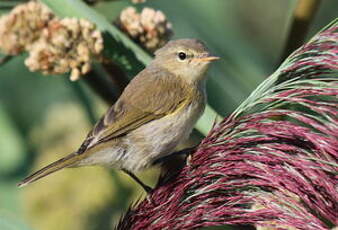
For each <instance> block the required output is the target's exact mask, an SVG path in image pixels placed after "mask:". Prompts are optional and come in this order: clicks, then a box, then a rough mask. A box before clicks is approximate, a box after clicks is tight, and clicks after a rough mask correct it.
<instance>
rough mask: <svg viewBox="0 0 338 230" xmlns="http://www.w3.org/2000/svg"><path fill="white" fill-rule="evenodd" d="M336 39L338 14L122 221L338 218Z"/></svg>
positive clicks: (327, 225) (320, 226)
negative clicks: (179, 168)
mask: <svg viewBox="0 0 338 230" xmlns="http://www.w3.org/2000/svg"><path fill="white" fill-rule="evenodd" d="M337 41H338V20H336V21H335V22H334V23H333V24H331V26H330V27H328V28H326V30H324V31H322V32H320V33H319V34H317V35H316V36H315V37H314V38H313V39H312V40H310V42H309V43H307V44H305V45H304V46H302V47H301V48H300V49H298V50H297V51H295V52H294V53H293V54H292V55H291V56H290V57H289V58H288V59H287V60H286V61H285V62H284V63H283V64H282V66H281V67H280V68H279V69H278V70H277V71H276V72H275V73H274V74H272V75H271V76H270V77H269V78H268V79H266V81H264V82H263V83H262V84H261V85H260V86H259V87H258V88H257V89H256V90H255V91H254V92H253V93H252V94H251V95H250V97H249V98H248V99H247V100H246V101H244V102H243V103H242V104H241V105H240V106H239V107H238V108H237V109H236V111H235V112H234V113H233V114H231V115H230V116H229V117H227V118H226V119H224V121H222V122H221V123H220V124H217V125H216V126H215V127H214V128H213V130H212V131H211V132H210V133H209V135H208V136H207V137H206V138H205V139H204V140H203V141H202V143H201V144H200V146H199V148H198V149H197V151H196V152H195V153H194V154H193V155H192V156H191V159H190V161H189V164H187V165H186V166H184V167H183V168H182V169H181V171H179V172H178V173H176V174H175V175H170V174H167V175H165V176H164V178H162V179H160V181H159V184H158V186H157V187H156V188H155V189H154V191H153V192H152V193H151V194H150V195H149V197H148V199H146V200H144V201H142V202H141V203H139V204H138V205H137V207H134V208H133V209H130V210H129V211H128V213H127V214H126V215H125V216H124V218H123V219H122V220H121V222H120V224H119V225H118V227H117V229H135V230H136V229H199V228H202V227H209V226H221V225H225V224H233V225H236V224H245V225H247V224H250V225H255V226H257V227H260V229H281V230H282V229H283V230H287V229H288V230H290V229H301V230H330V229H333V228H334V227H335V226H338V203H337V200H338V191H337V171H338V167H337V166H338V141H337V140H338V111H337V103H338V100H337V98H338V78H337V76H338V42H337ZM262 227H263V228H262Z"/></svg>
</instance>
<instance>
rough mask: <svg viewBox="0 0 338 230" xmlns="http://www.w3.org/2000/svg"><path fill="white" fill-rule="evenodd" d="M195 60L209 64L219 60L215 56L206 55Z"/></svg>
mask: <svg viewBox="0 0 338 230" xmlns="http://www.w3.org/2000/svg"><path fill="white" fill-rule="evenodd" d="M196 59H197V61H202V62H210V61H215V60H218V59H220V58H219V57H216V56H212V55H210V54H206V55H202V56H200V57H197V58H196Z"/></svg>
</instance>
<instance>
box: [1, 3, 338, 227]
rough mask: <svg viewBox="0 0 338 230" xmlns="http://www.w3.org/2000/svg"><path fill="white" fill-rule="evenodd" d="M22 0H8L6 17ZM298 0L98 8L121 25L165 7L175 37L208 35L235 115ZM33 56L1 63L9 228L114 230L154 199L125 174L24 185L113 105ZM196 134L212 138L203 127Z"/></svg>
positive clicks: (78, 172) (224, 102) (218, 104)
mask: <svg viewBox="0 0 338 230" xmlns="http://www.w3.org/2000/svg"><path fill="white" fill-rule="evenodd" d="M19 2H21V1H4V0H1V1H0V9H1V11H0V14H5V13H8V11H9V10H10V8H11V7H12V6H13V5H14V4H15V3H19ZM296 3H297V1H296V0H275V1H271V0H208V1H206V0H171V1H168V0H148V1H146V2H145V3H141V4H132V3H131V2H129V1H122V0H121V1H101V2H98V3H96V4H94V5H91V7H93V8H94V9H95V10H96V11H97V12H99V13H100V14H102V15H104V16H105V17H106V18H107V19H108V20H109V21H111V22H112V21H114V20H115V19H116V18H117V17H118V16H119V14H120V12H121V10H123V9H124V8H125V7H127V6H130V5H133V6H134V7H136V8H137V9H139V10H141V9H142V8H144V7H151V8H155V9H159V10H161V11H162V12H163V13H164V14H165V15H166V17H167V20H168V21H169V22H170V23H171V24H172V29H173V31H174V35H173V38H198V39H201V40H203V41H205V43H206V44H207V45H208V46H209V48H210V49H211V50H212V52H213V53H214V54H215V55H217V56H220V57H221V58H222V59H221V61H219V62H217V63H215V64H214V65H213V66H212V68H211V70H210V71H209V80H208V84H207V91H208V103H209V104H210V105H211V106H212V108H214V109H215V110H216V111H217V112H218V113H219V114H220V115H222V116H226V115H228V114H229V113H230V112H231V111H233V110H234V109H235V108H236V106H238V105H239V103H240V102H241V101H242V100H243V99H244V98H246V97H247V96H248V95H249V94H250V92H251V91H252V90H253V89H255V88H256V87H257V85H258V84H259V83H260V82H262V81H263V79H264V78H266V77H267V76H268V75H269V74H271V73H272V72H273V71H274V70H275V69H276V68H277V67H278V65H279V64H280V57H281V55H282V53H283V49H284V46H285V40H286V38H287V35H288V31H289V27H290V24H291V21H292V13H293V10H294V8H295V6H296ZM337 10H338V1H335V0H325V1H321V3H320V6H319V8H318V11H317V12H316V15H315V17H314V20H313V23H311V26H310V29H309V33H308V36H307V39H308V38H310V37H311V36H312V35H314V34H315V33H316V32H317V31H318V30H320V29H321V28H322V27H323V26H325V25H327V24H328V23H329V22H330V21H332V20H333V19H334V18H335V17H337ZM3 56H4V54H2V57H3ZM26 57H27V54H22V55H18V56H15V57H14V58H12V59H11V60H10V61H8V62H6V63H4V64H1V65H0V229H1V230H7V229H18V230H19V229H27V230H28V229H36V230H46V229H48V230H54V229H55V230H56V229H63V230H70V229H72V230H77V229H82V230H98V229H101V230H105V229H112V228H113V226H114V225H115V224H116V223H117V222H118V220H119V218H120V217H121V215H122V214H123V212H124V211H125V210H126V209H128V207H129V206H130V205H131V204H135V203H137V201H138V200H140V199H142V198H143V197H144V192H143V191H142V189H141V188H140V187H139V186H138V185H137V184H135V183H134V182H133V181H132V180H131V179H130V178H129V177H128V176H126V175H124V174H123V173H120V172H118V171H116V170H108V169H104V168H100V167H86V168H78V169H67V170H63V171H61V172H58V173H56V174H55V175H51V176H49V177H47V178H45V179H43V180H41V181H39V182H37V183H34V184H32V185H30V186H28V187H24V188H22V189H18V188H17V187H16V183H18V181H20V179H22V178H23V177H25V176H27V175H28V174H29V173H31V172H32V171H34V170H36V169H38V168H40V167H41V166H44V165H46V164H47V163H50V162H51V161H53V160H56V159H58V158H60V157H62V156H64V155H65V154H66V153H69V152H72V151H74V149H76V148H77V147H78V146H79V144H81V142H82V140H83V139H84V138H85V136H86V134H87V132H88V131H89V130H90V128H91V127H92V125H93V122H95V121H96V120H98V119H99V117H100V116H101V115H102V114H103V113H104V112H105V110H106V109H107V105H106V103H105V102H104V101H103V100H102V99H101V98H100V97H99V96H98V95H97V94H96V93H95V92H94V91H93V90H92V89H91V88H89V87H88V84H86V83H85V82H84V81H83V80H79V81H77V82H71V81H70V80H69V78H68V77H67V76H63V75H59V76H44V75H42V74H41V73H39V72H30V71H29V70H28V69H27V67H26V66H25V65H24V59H25V58H26ZM112 90H114V89H112ZM117 94H118V93H117ZM195 136H196V138H195V139H197V140H198V139H199V138H201V137H202V135H200V134H198V133H197V132H196V133H195ZM158 174H159V171H158V169H156V168H154V169H150V170H148V171H146V172H144V173H142V174H140V177H141V178H142V179H144V181H145V182H147V183H148V184H151V185H154V184H155V183H156V180H157V177H158Z"/></svg>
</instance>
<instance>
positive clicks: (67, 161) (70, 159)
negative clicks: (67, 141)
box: [17, 153, 79, 187]
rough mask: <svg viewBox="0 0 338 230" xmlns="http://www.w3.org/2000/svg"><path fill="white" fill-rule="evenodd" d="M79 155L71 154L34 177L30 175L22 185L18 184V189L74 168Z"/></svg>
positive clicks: (41, 170)
mask: <svg viewBox="0 0 338 230" xmlns="http://www.w3.org/2000/svg"><path fill="white" fill-rule="evenodd" d="M78 157H79V155H77V154H76V153H71V154H69V155H68V156H66V157H64V158H61V159H60V160H57V161H55V162H53V163H51V164H49V165H47V166H46V167H44V168H42V169H40V170H38V171H36V172H35V173H33V174H32V175H29V176H28V177H26V178H25V179H23V180H22V181H21V182H20V183H18V185H17V186H18V187H23V186H26V185H28V184H30V183H32V182H34V181H37V180H39V179H41V178H43V177H45V176H48V175H49V174H51V173H54V172H56V171H59V170H60V169H63V168H66V167H70V166H72V165H73V164H74V163H75V162H76V161H77V160H78Z"/></svg>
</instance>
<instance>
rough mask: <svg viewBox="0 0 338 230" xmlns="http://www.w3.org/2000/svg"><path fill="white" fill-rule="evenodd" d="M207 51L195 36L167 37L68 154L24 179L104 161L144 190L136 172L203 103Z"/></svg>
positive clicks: (161, 153) (182, 135)
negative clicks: (78, 146)
mask: <svg viewBox="0 0 338 230" xmlns="http://www.w3.org/2000/svg"><path fill="white" fill-rule="evenodd" d="M216 59H218V57H214V56H211V55H210V53H209V51H208V50H207V48H206V47H205V45H204V44H203V43H202V42H201V41H199V40H195V39H180V40H174V41H170V42H168V43H167V44H166V45H165V46H164V47H162V48H161V49H159V50H157V51H156V52H155V58H154V59H153V61H152V62H151V63H150V64H149V65H148V66H147V67H146V68H145V69H144V70H143V71H141V72H140V73H139V74H137V76H136V77H135V78H134V79H133V80H132V81H131V82H130V83H129V85H128V86H127V87H126V88H125V90H124V91H123V93H122V95H121V96H120V98H119V99H118V100H117V102H116V103H115V104H114V105H113V106H112V107H111V108H110V109H109V110H108V111H107V113H106V114H105V115H104V116H103V117H102V118H101V119H100V120H99V121H98V123H97V124H96V125H95V126H94V128H93V129H92V130H91V131H90V132H89V134H88V136H87V137H86V139H85V140H84V142H83V143H82V145H81V146H80V148H79V149H78V150H77V151H76V152H73V153H71V154H69V155H68V156H66V157H64V158H62V159H60V160H58V161H55V162H54V163H51V164H50V165H48V166H46V167H44V168H42V169H40V170H39V171H37V172H35V173H34V174H32V175H30V176H28V177H27V178H25V179H24V180H23V181H22V182H21V183H19V184H18V186H20V187H21V186H24V185H27V184H29V183H32V182H34V181H36V180H38V179H40V178H42V177H45V176H47V175H49V174H51V173H53V172H56V171H58V170H60V169H63V168H70V167H79V166H88V165H102V166H108V167H113V168H117V169H121V170H123V171H124V172H126V173H127V174H129V175H130V176H131V177H132V178H133V179H135V180H136V181H137V182H138V183H139V184H140V185H141V186H142V187H143V188H144V189H145V190H146V191H147V192H149V191H150V190H151V189H150V187H148V186H147V185H145V184H143V183H142V182H141V181H140V180H139V179H138V178H137V177H136V176H135V175H134V173H135V172H138V171H139V170H142V169H145V168H147V167H149V166H151V165H152V163H153V162H154V161H156V160H158V159H160V158H162V157H165V156H168V155H169V154H170V153H172V152H173V151H174V149H175V147H176V146H177V145H178V144H179V143H181V142H182V141H184V140H185V139H187V138H188V137H189V134H190V133H191V131H192V129H193V127H194V125H195V123H196V121H197V120H198V118H199V117H200V116H201V115H202V113H203V111H204V108H205V104H206V94H205V80H206V75H205V73H206V71H207V69H208V66H209V64H210V62H211V61H213V60H216Z"/></svg>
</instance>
